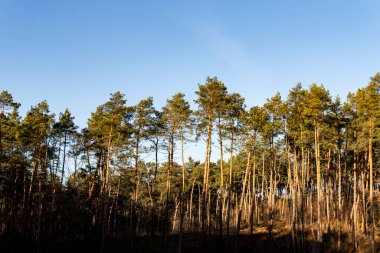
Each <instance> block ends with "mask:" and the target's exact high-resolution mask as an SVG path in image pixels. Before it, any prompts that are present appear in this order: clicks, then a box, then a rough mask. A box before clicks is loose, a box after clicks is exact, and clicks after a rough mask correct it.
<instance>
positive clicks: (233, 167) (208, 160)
mask: <svg viewBox="0 0 380 253" xmlns="http://www.w3.org/2000/svg"><path fill="white" fill-rule="evenodd" d="M196 95H197V98H196V100H194V102H195V105H196V106H197V107H196V108H194V109H192V108H191V106H190V103H189V101H187V100H186V98H185V95H184V94H183V93H177V94H175V95H173V96H172V97H171V98H170V99H168V100H167V101H166V104H165V106H164V107H163V108H161V109H156V108H155V107H154V103H153V98H152V97H148V98H146V99H143V100H141V101H140V102H139V103H138V104H136V105H128V104H127V100H126V98H125V96H124V94H122V93H121V92H116V93H113V94H111V96H110V98H109V100H108V101H107V102H106V103H104V104H102V105H100V106H98V107H97V108H96V110H95V111H94V112H93V113H91V117H90V119H89V120H88V124H87V126H86V127H85V128H82V129H80V128H79V127H78V126H76V125H75V123H74V117H73V115H72V114H71V112H70V111H69V110H68V109H66V110H65V111H64V112H62V113H60V114H59V116H58V117H56V116H55V114H54V113H52V112H50V110H49V105H48V103H47V102H46V101H42V102H40V103H38V104H37V105H36V106H33V107H31V108H30V110H29V111H28V112H27V113H26V115H25V116H24V117H21V116H20V115H19V107H20V104H19V103H17V102H15V101H14V100H13V97H12V95H11V94H10V93H9V92H7V91H3V92H2V93H1V95H0V235H1V237H2V238H12V239H10V240H16V239H15V238H17V240H18V241H32V242H33V243H34V245H35V247H36V248H37V250H38V251H49V249H50V248H51V242H57V241H76V240H83V239H84V238H96V239H97V242H98V243H99V249H100V251H103V250H104V249H105V248H106V247H107V242H108V241H109V240H110V238H128V242H129V244H130V248H131V249H133V248H135V247H136V245H135V244H136V241H137V238H139V237H141V236H145V237H147V238H149V237H151V238H155V237H157V236H159V238H162V243H163V245H165V244H166V243H167V240H168V238H169V237H170V236H171V235H173V234H175V235H176V236H177V237H178V252H181V251H182V250H183V245H182V240H183V237H185V236H186V235H187V234H188V233H190V232H191V233H192V232H195V233H199V234H202V235H204V237H205V238H207V237H208V236H217V237H219V238H221V239H223V238H225V237H233V238H235V243H236V249H237V248H238V244H239V234H241V233H245V234H250V235H252V236H254V231H255V229H256V228H258V227H265V228H267V230H266V231H267V233H268V234H269V235H270V234H271V233H272V232H273V229H274V228H276V227H279V226H283V227H286V228H289V231H290V234H291V236H290V238H291V243H290V248H291V249H292V250H293V251H294V252H297V251H305V250H306V248H307V245H306V241H307V240H308V238H309V237H312V238H313V239H312V240H313V242H314V243H316V244H317V245H322V244H323V242H324V240H326V239H325V235H327V236H329V235H332V234H335V235H336V242H335V243H336V247H337V249H338V250H340V249H341V247H342V245H343V243H348V242H349V243H351V244H352V247H353V248H354V249H357V248H358V244H359V238H362V237H363V236H366V237H367V238H370V241H371V250H372V252H375V250H376V243H375V242H376V236H379V229H378V226H379V222H380V197H379V188H380V175H379V167H380V166H379V165H380V159H379V156H380V149H379V147H380V145H379V144H380V142H379V141H380V131H379V126H380V73H377V74H376V75H375V76H373V77H371V78H370V81H369V83H368V85H366V86H364V87H363V88H360V89H358V90H357V91H356V92H355V93H349V94H348V96H347V99H345V101H341V99H340V98H339V97H335V98H332V96H331V95H330V93H329V91H328V90H327V89H326V88H325V87H324V86H323V85H317V84H311V85H309V86H308V87H307V88H304V87H303V86H302V85H301V84H300V83H299V84H297V85H296V86H295V87H293V88H292V89H291V90H290V91H289V93H288V95H287V97H286V98H285V99H283V98H282V97H281V95H280V93H276V94H275V95H274V96H273V97H271V98H269V99H267V101H266V103H265V104H264V105H262V106H253V107H250V108H247V106H246V105H245V99H244V97H242V96H241V95H240V94H238V93H234V92H230V91H228V89H227V87H226V86H225V84H224V83H223V82H221V81H220V80H218V79H217V78H216V77H213V78H207V79H206V81H205V82H204V83H203V84H199V85H198V90H197V91H196ZM190 142H201V143H204V144H205V145H204V146H202V147H204V149H205V150H203V151H202V150H199V152H202V153H203V154H204V160H203V161H195V160H194V159H192V158H191V157H189V158H187V157H186V154H185V149H186V145H188V143H190ZM162 156H165V157H166V158H165V161H162V159H159V157H162ZM212 158H213V159H212ZM216 159H217V162H213V161H212V160H214V161H215V160H216ZM343 235H345V236H343Z"/></svg>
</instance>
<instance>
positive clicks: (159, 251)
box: [0, 224, 380, 253]
mask: <svg viewBox="0 0 380 253" xmlns="http://www.w3.org/2000/svg"><path fill="white" fill-rule="evenodd" d="M308 231H309V232H306V233H304V234H303V235H302V233H301V232H298V233H296V238H297V239H296V240H295V244H296V248H295V249H294V248H293V243H292V235H291V230H290V229H289V228H288V227H287V226H280V224H279V225H278V226H275V227H273V229H272V231H269V229H268V227H256V228H255V229H254V233H253V235H250V233H249V230H247V229H245V230H243V231H242V232H241V234H240V236H239V239H238V244H237V243H236V242H237V241H236V236H235V235H231V236H224V237H223V238H222V239H220V238H219V236H218V235H217V234H206V235H203V234H202V233H185V234H184V235H183V239H182V251H181V252H182V253H191V252H196V253H203V252H204V253H206V252H207V253H223V252H226V253H227V252H231V253H233V252H239V253H245V252H252V253H272V252H284V253H285V252H292V253H295V252H312V253H314V252H315V253H322V252H325V253H330V252H338V248H337V241H338V237H337V234H336V233H335V232H334V231H332V232H330V234H324V236H323V244H322V245H318V244H317V243H316V242H315V239H314V236H313V234H312V233H310V230H308ZM301 238H304V239H303V240H302V239H301ZM376 241H377V242H376V252H380V243H379V242H380V241H379V240H376ZM178 242H179V235H178V234H174V233H173V234H170V235H168V236H167V237H166V239H165V237H164V236H158V235H156V236H153V237H152V236H138V237H136V238H135V239H134V241H133V244H132V241H131V238H130V237H110V238H108V240H107V243H106V245H105V247H104V250H103V252H104V253H106V252H107V253H108V252H110V253H111V252H112V253H113V252H116V253H118V252H120V253H122V252H135V253H142V252H152V253H164V252H165V253H166V252H168V253H171V252H173V253H174V252H178V245H179V243H178ZM357 244H358V248H357V250H356V251H355V250H354V245H353V243H352V241H351V239H350V236H349V235H348V234H347V233H343V234H342V236H341V249H340V252H342V253H353V252H360V253H366V252H371V245H370V236H358V239H357ZM0 252H12V253H13V252H15V253H16V252H41V253H42V252H57V253H60V252H62V253H63V252H92V253H97V252H101V248H100V240H99V239H91V238H87V239H82V240H71V241H67V240H62V241H55V242H52V243H50V245H48V244H47V243H44V242H43V243H41V246H40V249H39V250H38V249H37V245H36V244H35V243H34V242H32V241H26V240H24V241H21V240H18V239H17V238H16V237H8V238H4V237H0Z"/></svg>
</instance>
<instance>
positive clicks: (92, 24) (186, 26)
mask: <svg viewBox="0 0 380 253" xmlns="http://www.w3.org/2000/svg"><path fill="white" fill-rule="evenodd" d="M379 10H380V1H375V0H373V1H370V0H369V1H350V0H345V1H280V0H277V1H275V0H268V1H248V0H245V1H243V0H241V1H205V0H202V1H201V0H198V1H180V0H178V1H158V0H155V1H153V0H152V1H96V0H91V1H84V0H73V1H69V0H49V1H38V0H33V1H30V0H25V1H18V0H0V90H4V89H5V90H8V91H10V92H11V93H12V94H13V96H14V98H15V100H16V101H18V102H21V103H22V108H21V112H22V113H25V111H26V110H28V109H29V108H30V106H32V105H35V104H36V103H38V102H39V101H41V100H43V99H47V101H48V103H49V104H50V106H51V111H53V112H55V113H57V114H58V113H59V112H61V111H63V110H64V109H65V108H66V107H68V108H69V109H70V110H71V111H72V112H73V114H74V115H75V117H76V123H77V124H79V125H80V126H85V125H86V121H87V118H88V117H89V116H90V113H91V112H92V111H94V110H95V108H96V106H98V105H99V104H101V103H104V102H105V101H106V100H107V99H108V97H109V94H110V93H111V92H115V91H117V90H120V91H122V92H123V93H125V94H126V98H127V100H128V103H129V104H130V105H132V104H135V103H137V102H138V101H139V100H140V99H143V98H145V97H147V96H153V97H154V99H155V103H156V107H158V108H160V107H161V106H162V105H163V104H164V103H165V101H166V99H167V98H169V97H170V96H171V95H173V94H174V93H175V92H178V91H181V92H184V93H185V94H186V95H187V98H188V99H189V100H193V99H195V94H194V92H195V90H196V89H197V84H198V83H203V82H204V81H205V79H206V77H207V76H218V77H219V79H221V80H222V81H223V82H224V83H225V84H226V85H227V86H228V88H229V90H230V91H235V92H239V93H241V95H243V96H244V97H245V98H246V102H247V105H249V106H252V105H261V104H263V102H265V99H266V98H269V97H271V96H272V95H274V94H275V92H276V91H280V92H281V93H282V94H283V95H284V96H286V94H287V92H288V90H289V89H290V88H291V87H293V86H294V85H295V84H296V83H298V82H302V83H303V84H304V85H305V86H307V85H309V84H310V83H313V82H316V83H323V84H324V85H325V86H326V87H327V88H328V89H329V90H330V91H331V93H332V94H333V95H336V94H340V96H341V97H345V95H346V94H347V92H348V91H355V90H356V89H357V88H358V87H361V86H364V85H366V84H367V83H368V80H369V78H370V76H372V75H374V74H375V73H376V72H378V71H380V50H379V49H380V12H379Z"/></svg>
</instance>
